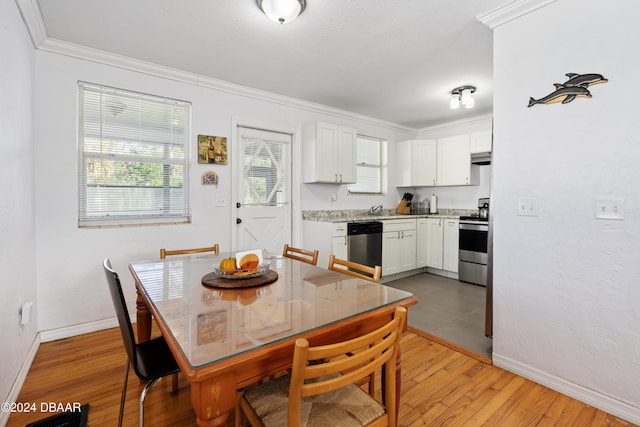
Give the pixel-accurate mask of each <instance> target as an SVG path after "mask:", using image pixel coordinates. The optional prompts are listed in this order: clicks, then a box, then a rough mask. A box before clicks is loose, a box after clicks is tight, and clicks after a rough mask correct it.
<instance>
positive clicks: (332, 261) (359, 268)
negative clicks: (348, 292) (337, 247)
mask: <svg viewBox="0 0 640 427" xmlns="http://www.w3.org/2000/svg"><path fill="white" fill-rule="evenodd" d="M328 268H329V270H333V271H339V272H340V273H344V274H348V275H349V276H354V277H358V278H360V279H364V280H368V281H370V282H374V283H380V277H381V276H382V267H381V266H379V265H376V266H375V267H369V266H368V265H364V264H359V263H357V262H352V261H345V260H343V259H340V258H336V257H335V255H333V254H331V256H330V257H329V267H328Z"/></svg>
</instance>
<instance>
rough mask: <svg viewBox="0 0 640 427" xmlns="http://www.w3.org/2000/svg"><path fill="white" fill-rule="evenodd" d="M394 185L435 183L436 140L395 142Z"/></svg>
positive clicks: (414, 185) (405, 185) (426, 184)
mask: <svg viewBox="0 0 640 427" xmlns="http://www.w3.org/2000/svg"><path fill="white" fill-rule="evenodd" d="M395 165H396V187H419V186H430V185H436V179H437V174H436V170H437V169H436V168H437V141H436V140H435V139H419V140H410V141H401V142H398V143H396V162H395Z"/></svg>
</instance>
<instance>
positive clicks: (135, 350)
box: [102, 258, 180, 427]
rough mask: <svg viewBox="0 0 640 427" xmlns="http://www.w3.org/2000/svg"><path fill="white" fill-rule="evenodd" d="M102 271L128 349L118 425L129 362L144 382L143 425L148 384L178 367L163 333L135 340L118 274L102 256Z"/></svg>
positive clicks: (140, 408) (140, 409)
mask: <svg viewBox="0 0 640 427" xmlns="http://www.w3.org/2000/svg"><path fill="white" fill-rule="evenodd" d="M102 265H103V268H104V273H105V275H106V277H107V284H108V285H109V293H110V294H111V299H112V300H113V306H114V308H115V310H116V316H117V318H118V324H119V325H120V332H121V333H122V340H123V342H124V347H125V350H126V352H127V362H126V364H125V367H124V385H123V386H122V395H121V397H120V415H119V416H118V427H120V426H122V417H123V415H124V404H125V401H126V396H127V382H128V381H127V380H128V379H129V365H133V370H134V372H135V373H136V375H137V376H138V378H140V379H141V380H144V381H147V384H146V385H145V386H144V388H143V389H142V392H141V393H140V400H139V403H138V426H139V427H142V426H143V425H144V399H145V397H146V396H147V392H148V391H149V389H150V388H151V386H152V385H153V384H154V383H155V382H156V381H158V380H159V379H160V378H162V377H165V376H167V375H173V374H177V373H178V372H180V368H179V367H178V364H177V363H176V360H175V359H174V357H173V354H171V350H170V349H169V346H168V345H167V343H166V341H165V340H164V338H163V337H162V336H160V337H157V338H153V339H151V340H149V341H144V342H141V343H136V339H135V336H134V334H133V327H132V326H131V319H130V318H129V311H128V310H127V303H126V302H125V299H124V293H123V292H122V285H121V283H120V277H118V273H116V272H115V271H114V270H113V268H112V267H111V261H109V259H108V258H107V259H105V260H104V262H103V264H102Z"/></svg>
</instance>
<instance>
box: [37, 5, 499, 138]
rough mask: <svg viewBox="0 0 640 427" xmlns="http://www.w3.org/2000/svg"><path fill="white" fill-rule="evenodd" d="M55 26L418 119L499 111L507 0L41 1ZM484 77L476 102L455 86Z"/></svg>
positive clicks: (49, 30) (148, 55) (109, 44)
mask: <svg viewBox="0 0 640 427" xmlns="http://www.w3.org/2000/svg"><path fill="white" fill-rule="evenodd" d="M37 3H38V5H39V7H40V12H41V15H42V21H43V22H44V26H45V30H46V34H47V37H48V38H50V39H55V40H60V41H64V42H69V43H73V44H77V45H81V46H87V47H90V48H93V49H98V50H102V51H106V52H110V53H113V54H117V55H122V56H126V57H131V58H135V59H140V60H143V61H147V62H151V63H154V64H158V65H163V66H167V67H171V68H175V69H179V70H184V71H188V72H190V73H195V74H198V75H202V76H207V77H211V78H215V79H220V80H225V81H228V82H232V83H236V84H238V85H242V86H247V87H251V88H257V89H261V90H265V91H269V92H273V93H277V94H280V95H286V96H290V97H294V98H298V99H302V100H307V101H311V102H315V103H319V104H323V105H327V106H331V107H335V108H339V109H343V110H347V111H350V112H353V113H357V114H361V115H365V116H369V117H372V118H376V119H381V120H385V121H389V122H392V123H396V124H399V125H403V126H407V127H411V128H416V129H419V128H423V127H426V126H431V125H435V124H439V123H444V122H449V121H454V120H460V119H464V118H468V117H473V116H477V115H480V114H488V113H491V111H492V98H493V89H492V86H493V85H492V32H491V30H489V29H488V28H487V27H485V26H484V25H483V24H482V23H480V22H479V21H478V20H477V19H476V16H477V15H480V14H483V13H486V12H489V11H490V10H493V9H495V8H496V7H498V6H501V5H503V4H504V3H506V0H482V1H481V0H393V1H390V0H307V8H306V10H305V11H304V13H303V14H302V15H301V16H300V17H299V18H298V19H297V20H296V21H294V22H293V23H291V24H287V25H278V24H276V23H274V22H272V21H270V20H269V19H267V17H266V16H265V15H264V14H262V12H261V11H260V10H259V9H258V7H257V6H256V3H255V1H254V0H109V1H98V0H38V2H37ZM466 84H470V85H474V86H476V87H477V92H476V107H475V108H473V109H469V110H467V109H464V108H461V109H458V110H450V109H449V104H448V101H449V96H448V95H449V92H450V91H451V89H453V88H454V87H457V86H461V85H466Z"/></svg>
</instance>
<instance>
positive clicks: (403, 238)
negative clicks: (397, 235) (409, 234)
mask: <svg viewBox="0 0 640 427" xmlns="http://www.w3.org/2000/svg"><path fill="white" fill-rule="evenodd" d="M402 238H403V239H404V231H403V232H402Z"/></svg>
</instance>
